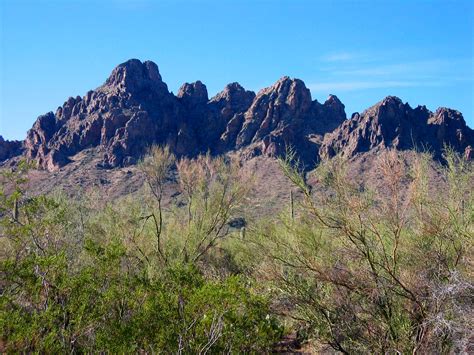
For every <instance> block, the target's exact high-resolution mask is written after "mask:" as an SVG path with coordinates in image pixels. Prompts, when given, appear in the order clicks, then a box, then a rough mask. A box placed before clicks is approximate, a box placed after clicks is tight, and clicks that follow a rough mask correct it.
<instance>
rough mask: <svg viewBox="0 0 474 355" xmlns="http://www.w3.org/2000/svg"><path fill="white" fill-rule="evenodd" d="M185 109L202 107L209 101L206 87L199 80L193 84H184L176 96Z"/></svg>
mask: <svg viewBox="0 0 474 355" xmlns="http://www.w3.org/2000/svg"><path fill="white" fill-rule="evenodd" d="M176 96H177V97H178V98H179V99H180V100H181V101H182V102H183V103H184V105H185V106H187V107H194V106H197V105H204V104H206V103H207V101H208V100H209V98H208V94H207V88H206V85H204V84H203V83H202V82H201V81H200V80H198V81H195V82H194V83H184V84H183V85H182V86H181V87H180V88H179V91H178V94H177V95H176Z"/></svg>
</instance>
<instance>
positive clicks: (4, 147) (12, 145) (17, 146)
mask: <svg viewBox="0 0 474 355" xmlns="http://www.w3.org/2000/svg"><path fill="white" fill-rule="evenodd" d="M22 152H23V143H22V142H20V141H8V140H5V139H3V137H2V136H0V163H2V162H4V161H5V160H8V159H10V158H13V157H16V156H18V155H20V154H21V153H22Z"/></svg>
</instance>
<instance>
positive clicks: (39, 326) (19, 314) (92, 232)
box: [0, 150, 281, 353]
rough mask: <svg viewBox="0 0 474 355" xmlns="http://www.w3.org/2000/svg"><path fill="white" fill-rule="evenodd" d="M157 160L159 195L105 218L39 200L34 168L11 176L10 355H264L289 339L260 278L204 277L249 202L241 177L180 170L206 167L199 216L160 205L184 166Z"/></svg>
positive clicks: (0, 264)
mask: <svg viewBox="0 0 474 355" xmlns="http://www.w3.org/2000/svg"><path fill="white" fill-rule="evenodd" d="M157 154H158V155H159V156H157ZM152 159H155V161H154V163H157V162H159V164H161V165H153V164H150V163H149V162H146V163H144V164H148V165H146V166H145V167H144V168H146V169H148V170H146V171H145V172H146V175H147V179H149V180H148V182H149V184H150V188H151V189H155V190H154V191H151V193H150V194H149V195H145V196H143V198H142V199H137V198H129V199H125V200H123V201H120V202H118V203H113V204H109V205H107V206H106V207H104V208H96V207H95V204H94V203H91V201H89V200H88V198H87V196H86V197H84V199H82V200H80V201H75V200H72V199H70V198H66V197H64V196H61V195H55V196H36V197H29V196H27V194H26V191H24V187H23V184H24V182H25V181H26V180H25V179H24V173H25V171H26V169H25V170H20V169H19V170H17V171H14V172H9V173H8V174H7V175H5V177H4V180H3V181H2V188H3V189H2V193H1V194H0V201H1V209H0V211H1V212H0V243H1V246H2V248H1V256H0V270H1V273H0V289H1V296H0V330H1V332H0V339H1V350H2V352H45V353H63V352H106V351H107V352H114V353H115V352H117V353H124V352H126V353H128V352H164V353H205V352H264V351H268V350H269V349H270V348H271V347H272V345H273V344H274V343H275V342H276V340H277V339H278V338H279V337H280V335H281V327H280V326H279V324H278V322H277V321H276V318H275V317H274V316H273V315H272V314H271V312H270V308H269V302H268V299H267V298H266V297H264V296H263V295H258V294H256V292H255V291H254V288H253V286H252V282H251V280H248V279H246V278H244V277H242V276H239V275H229V274H228V273H227V274H225V275H220V276H219V277H210V276H209V275H207V274H206V273H204V272H203V270H204V268H203V263H204V262H205V258H204V257H205V256H206V255H207V254H208V253H210V251H211V250H213V248H215V247H216V246H218V242H219V241H220V240H221V239H223V238H224V237H225V236H227V235H228V231H227V229H226V228H227V227H226V226H225V224H226V223H227V221H228V219H229V218H230V216H231V214H232V212H233V211H234V209H235V206H237V202H238V201H240V199H241V198H240V197H238V196H241V194H242V191H243V190H242V188H240V187H238V186H237V185H234V184H235V183H236V181H235V175H234V174H235V168H232V167H230V166H229V167H228V166H227V165H226V164H225V163H224V162H223V161H221V160H213V159H211V158H210V157H202V158H198V160H195V161H191V160H182V161H181V162H180V164H182V165H180V169H183V168H184V167H185V166H186V168H189V169H191V168H193V164H196V166H197V167H198V168H200V169H202V175H198V177H199V176H202V178H201V180H195V182H194V181H190V182H188V184H189V185H187V186H188V188H189V189H191V188H192V189H193V190H192V191H191V190H188V191H190V192H189V193H188V194H186V195H185V196H186V198H187V199H188V201H189V202H188V203H189V204H191V207H190V208H187V205H185V206H184V207H181V208H179V207H177V206H172V205H168V206H164V205H163V204H162V196H163V190H161V191H160V190H159V189H160V187H159V186H158V185H157V184H161V183H162V182H163V181H164V179H168V178H169V177H170V176H169V174H172V171H171V169H172V167H173V164H174V158H173V157H172V156H171V155H170V154H169V153H168V152H167V150H155V153H154V154H152ZM159 169H162V171H161V172H160V171H158V170H159ZM229 169H234V170H229ZM194 183H196V184H199V185H198V186H197V187H193V186H192V185H193V184H194ZM183 194H184V193H183ZM150 195H151V196H152V197H150Z"/></svg>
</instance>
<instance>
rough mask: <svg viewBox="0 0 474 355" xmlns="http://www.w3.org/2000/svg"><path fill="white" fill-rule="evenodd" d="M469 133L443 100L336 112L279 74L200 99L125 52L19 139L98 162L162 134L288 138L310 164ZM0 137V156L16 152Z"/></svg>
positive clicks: (48, 165)
mask: <svg viewBox="0 0 474 355" xmlns="http://www.w3.org/2000/svg"><path fill="white" fill-rule="evenodd" d="M473 141H474V134H473V130H471V129H470V128H469V127H467V125H466V123H465V121H464V119H463V117H462V115H461V113H459V112H458V111H455V110H451V109H446V108H440V109H438V110H437V111H436V112H434V113H433V112H430V111H429V110H428V109H426V107H424V106H419V107H417V108H415V109H412V108H411V107H410V106H409V105H408V104H406V103H403V102H402V101H401V100H400V99H398V98H396V97H387V98H385V99H384V100H383V101H381V102H379V103H378V104H376V105H375V106H373V107H371V108H369V109H367V110H366V111H364V112H363V113H362V114H358V113H356V114H354V115H353V116H352V118H351V119H349V120H346V114H345V111H344V105H343V104H342V103H341V101H340V100H339V99H338V98H337V97H336V96H334V95H330V96H329V98H328V99H327V100H326V101H325V102H324V103H319V102H318V101H316V100H314V101H313V100H312V98H311V94H310V91H309V90H308V89H307V88H306V86H305V84H304V83H303V81H301V80H299V79H291V78H289V77H283V78H281V79H280V80H278V81H277V82H276V83H275V84H274V85H272V86H270V87H268V88H265V89H263V90H261V91H260V92H258V94H255V93H254V92H252V91H247V90H245V89H244V88H243V87H242V86H240V85H239V84H238V83H231V84H228V85H227V86H226V87H225V88H224V90H223V91H222V92H220V93H218V94H217V95H216V96H214V97H212V98H211V99H209V97H208V92H207V88H206V86H205V85H204V84H203V83H202V82H200V81H197V82H195V83H185V84H184V85H182V87H181V88H180V89H179V92H178V94H177V95H176V96H175V95H173V94H172V93H170V92H169V91H168V87H167V85H166V84H165V83H164V82H163V80H162V77H161V75H160V72H159V70H158V66H157V65H156V64H155V63H153V62H150V61H145V62H143V63H142V62H141V61H139V60H137V59H131V60H129V61H127V62H125V63H123V64H120V65H119V66H117V67H116V68H115V69H114V70H113V71H112V73H111V75H110V76H109V78H108V79H107V80H106V81H105V83H104V84H103V85H102V86H100V87H99V88H97V89H95V90H92V91H89V92H88V93H87V94H86V95H85V96H84V97H79V96H78V97H76V98H72V97H71V98H69V99H68V100H67V101H66V102H65V103H64V104H63V106H61V107H59V108H58V109H57V111H56V113H53V112H49V113H47V114H45V115H42V116H40V117H38V119H37V120H36V122H35V123H34V125H33V127H32V128H31V129H30V131H29V132H28V135H27V137H26V140H25V142H24V144H23V145H24V149H25V155H26V157H27V158H29V159H33V160H35V161H37V162H38V164H39V166H40V167H42V168H44V169H47V170H50V171H53V170H57V169H59V168H61V167H62V166H65V165H66V164H68V163H69V162H70V157H72V156H73V155H75V154H77V153H79V152H81V151H82V150H84V149H87V148H91V147H95V148H97V150H98V151H99V152H100V154H101V155H102V157H101V161H102V162H101V163H100V164H101V165H102V166H104V167H117V166H126V165H130V164H133V163H135V162H136V161H137V160H138V159H139V158H140V157H141V156H142V155H143V154H144V153H145V152H146V150H147V148H148V147H149V146H150V145H152V144H159V145H165V144H166V145H168V146H169V147H170V149H171V150H172V151H173V152H174V153H175V154H177V155H178V156H181V155H186V156H195V155H197V154H199V153H205V152H208V151H209V152H211V153H213V154H222V153H226V152H228V151H233V150H239V151H241V152H242V153H243V156H244V157H253V156H256V155H266V156H279V155H282V154H284V153H285V151H286V149H287V147H292V148H293V149H294V150H295V151H296V153H297V154H298V155H299V157H300V159H301V160H302V162H303V163H304V164H305V165H306V166H307V167H312V166H314V165H315V164H316V163H317V161H318V160H319V159H320V157H321V158H325V159H327V158H331V157H332V156H334V155H335V154H336V153H341V154H342V155H344V156H347V157H352V156H354V155H356V154H358V153H363V152H368V151H371V150H374V149H379V148H384V147H386V148H389V147H390V148H396V149H400V150H407V149H413V148H419V149H430V150H431V151H432V152H433V153H434V155H435V157H440V156H441V152H442V150H443V147H444V145H445V144H448V145H450V146H452V147H453V148H454V149H455V150H457V151H459V152H463V153H464V154H466V156H468V157H472V155H473V150H472V147H473V146H474V142H473ZM2 144H3V146H6V145H5V143H2V141H0V161H1V160H4V159H5V157H10V156H12V154H17V153H18V152H20V153H21V148H19V149H20V150H17V149H12V148H8V149H6V148H2ZM20 145H21V144H20ZM9 146H11V145H9ZM15 147H16V146H15ZM11 151H14V152H15V153H11ZM2 152H3V153H2ZM5 152H7V153H5ZM2 154H3V155H2ZM18 154H19V153H18ZM2 157H3V159H2Z"/></svg>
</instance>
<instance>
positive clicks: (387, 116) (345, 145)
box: [320, 96, 474, 159]
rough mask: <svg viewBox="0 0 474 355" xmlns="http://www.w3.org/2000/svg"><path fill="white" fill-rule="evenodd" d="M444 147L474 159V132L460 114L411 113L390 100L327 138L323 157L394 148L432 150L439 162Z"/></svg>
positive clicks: (421, 108)
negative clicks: (473, 149) (473, 147)
mask: <svg viewBox="0 0 474 355" xmlns="http://www.w3.org/2000/svg"><path fill="white" fill-rule="evenodd" d="M445 145H448V146H450V147H452V148H453V149H454V150H456V151H458V152H460V153H464V154H465V155H466V157H467V158H471V156H472V146H473V145H474V131H473V130H472V129H470V128H469V127H467V125H466V122H465V121H464V119H463V117H462V114H461V113H460V112H459V111H455V110H451V109H448V108H439V109H438V110H436V112H434V113H433V112H431V111H429V110H428V109H427V108H426V107H425V106H418V107H416V108H415V109H412V108H411V107H410V105H408V103H403V102H402V101H401V100H400V99H399V98H397V97H393V96H388V97H386V98H385V99H383V100H382V101H381V102H379V103H377V104H376V105H374V106H372V107H371V108H369V109H367V110H366V111H364V112H363V113H362V114H358V113H355V114H353V115H352V118H351V119H350V120H348V121H345V122H344V123H343V124H342V125H341V126H340V127H338V128H337V129H336V130H334V132H332V133H330V134H328V135H326V137H325V139H324V141H323V143H322V145H321V148H320V155H321V157H323V158H325V159H328V158H331V157H333V156H334V155H336V154H337V153H340V154H341V155H343V156H345V157H353V156H354V155H356V154H358V153H363V152H368V151H370V150H373V149H380V148H395V149H398V150H408V149H418V150H429V151H430V152H432V153H433V155H434V157H435V158H436V159H440V158H441V157H442V153H443V150H444V147H445Z"/></svg>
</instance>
